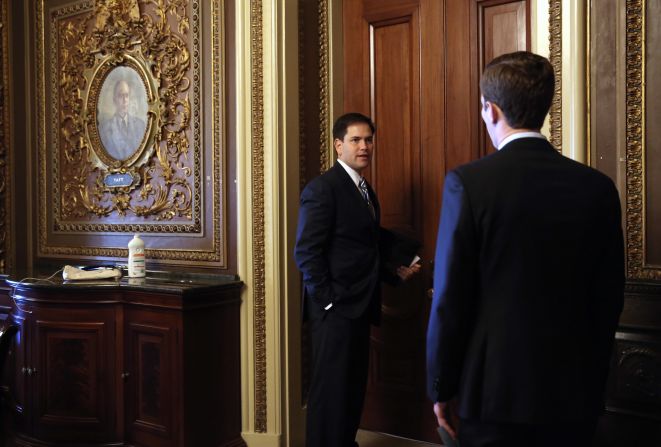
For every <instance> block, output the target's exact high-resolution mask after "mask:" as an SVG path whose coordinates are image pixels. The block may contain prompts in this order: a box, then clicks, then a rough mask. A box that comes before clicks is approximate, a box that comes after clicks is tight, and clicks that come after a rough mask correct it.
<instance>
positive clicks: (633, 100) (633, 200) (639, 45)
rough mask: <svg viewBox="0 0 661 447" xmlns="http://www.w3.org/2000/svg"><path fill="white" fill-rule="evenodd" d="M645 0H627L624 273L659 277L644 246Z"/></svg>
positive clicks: (645, 277)
mask: <svg viewBox="0 0 661 447" xmlns="http://www.w3.org/2000/svg"><path fill="white" fill-rule="evenodd" d="M645 119H646V117H645V2H644V1H643V0H627V2H626V238H627V242H626V243H627V276H628V277H629V278H631V279H661V268H659V267H651V266H649V265H646V262H645V259H646V253H645V251H646V248H645V240H646V237H645V233H646V231H645V214H646V213H645V200H646V197H645V183H646V182H645Z"/></svg>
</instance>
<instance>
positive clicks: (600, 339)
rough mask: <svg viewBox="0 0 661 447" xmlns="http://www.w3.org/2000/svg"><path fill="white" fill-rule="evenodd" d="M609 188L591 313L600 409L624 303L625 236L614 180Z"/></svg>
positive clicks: (595, 399)
mask: <svg viewBox="0 0 661 447" xmlns="http://www.w3.org/2000/svg"><path fill="white" fill-rule="evenodd" d="M609 186H610V191H608V193H604V194H603V195H602V197H604V198H605V200H606V201H607V203H606V205H605V206H604V207H603V208H604V210H605V212H604V215H602V217H601V218H600V220H599V222H597V225H599V226H600V227H601V228H602V229H603V234H602V235H601V237H600V240H601V245H600V250H599V252H598V253H597V257H596V263H595V265H594V266H593V269H594V270H593V278H592V281H591V289H592V293H591V297H590V298H591V299H590V309H589V311H588V313H589V315H591V316H592V327H591V328H590V335H591V340H592V346H591V347H590V353H591V354H592V355H593V361H592V367H593V370H592V371H591V374H590V377H592V378H593V380H591V384H592V385H593V387H594V388H593V390H592V393H593V396H591V399H590V401H591V402H594V403H595V404H596V405H598V408H595V411H601V407H602V405H603V394H604V389H605V385H606V379H607V377H608V369H609V364H610V359H611V354H612V349H613V342H614V338H615V331H616V330H617V325H618V321H619V318H620V313H621V312H622V308H623V305H624V282H625V278H624V236H623V233H622V221H621V207H620V200H619V196H618V193H617V190H616V188H615V185H613V184H612V182H609Z"/></svg>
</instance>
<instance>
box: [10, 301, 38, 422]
mask: <svg viewBox="0 0 661 447" xmlns="http://www.w3.org/2000/svg"><path fill="white" fill-rule="evenodd" d="M27 307H28V306H21V308H20V309H17V311H16V312H15V313H14V314H12V316H11V321H12V324H15V325H16V326H18V328H19V329H18V332H17V333H16V337H15V338H14V345H13V348H12V350H11V353H10V355H9V357H8V359H7V364H6V365H5V370H6V371H12V372H13V373H12V374H11V375H10V380H9V394H10V395H11V402H12V404H13V406H14V421H15V424H16V426H15V429H16V431H18V432H25V431H26V430H28V429H29V428H28V427H29V426H30V422H29V421H28V419H27V415H26V413H25V408H26V402H27V392H28V387H29V385H30V382H31V379H32V378H31V376H28V368H30V374H32V369H31V367H32V365H31V364H30V362H29V352H28V343H27V340H29V339H30V337H29V330H30V328H29V322H28V321H26V318H25V312H26V311H28V312H29V309H26V308H27Z"/></svg>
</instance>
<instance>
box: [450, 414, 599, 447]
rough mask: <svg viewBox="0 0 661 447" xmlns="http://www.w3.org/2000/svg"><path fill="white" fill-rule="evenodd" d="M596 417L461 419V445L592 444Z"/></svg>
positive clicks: (536, 446) (582, 446)
mask: <svg viewBox="0 0 661 447" xmlns="http://www.w3.org/2000/svg"><path fill="white" fill-rule="evenodd" d="M595 428H596V419H594V420H590V419H586V420H584V421H556V422H554V423H548V424H516V423H496V422H484V421H479V420H473V419H461V422H460V425H459V444H460V445H461V447H560V446H562V447H589V446H590V445H591V441H592V437H593V436H594V431H595Z"/></svg>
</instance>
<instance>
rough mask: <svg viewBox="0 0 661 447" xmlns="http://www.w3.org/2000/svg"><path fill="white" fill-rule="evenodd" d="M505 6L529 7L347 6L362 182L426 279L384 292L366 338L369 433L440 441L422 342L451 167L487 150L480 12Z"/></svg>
mask: <svg viewBox="0 0 661 447" xmlns="http://www.w3.org/2000/svg"><path fill="white" fill-rule="evenodd" d="M505 3H518V4H523V5H524V7H525V5H526V2H525V1H519V2H511V1H510V2H507V1H502V0H499V1H493V0H488V1H479V0H344V1H343V30H344V31H343V37H344V64H343V66H344V95H345V96H344V111H346V112H348V111H358V112H362V113H365V114H367V115H370V116H371V117H372V118H373V120H374V122H375V124H376V127H377V131H376V136H375V154H374V158H373V162H372V165H371V167H370V172H369V173H367V176H368V178H369V181H370V183H371V184H372V186H373V187H374V189H375V190H376V192H377V194H378V196H379V201H380V203H381V210H382V213H381V217H382V224H383V226H384V227H386V228H390V229H394V230H396V231H399V232H402V233H404V234H407V235H409V236H413V237H416V238H417V239H419V240H420V241H421V242H422V244H423V247H422V249H421V252H420V255H421V257H422V259H423V270H422V274H421V275H419V276H418V277H416V278H415V279H414V280H412V281H411V282H410V283H407V284H404V285H402V286H400V287H398V288H391V287H388V286H386V287H385V288H384V291H383V307H382V310H383V318H382V323H381V326H380V327H379V328H374V329H373V330H372V342H371V352H370V375H369V383H368V393H367V399H366V403H365V410H364V412H363V419H362V423H361V427H362V428H364V429H369V430H375V431H381V432H386V433H392V434H396V435H399V436H404V437H408V438H413V439H420V440H426V441H431V442H438V441H439V439H438V435H437V434H436V420H435V417H434V415H433V413H432V403H431V402H430V401H429V400H428V398H427V396H426V389H425V388H426V386H425V383H426V377H425V375H426V372H425V337H426V329H427V320H428V316H429V306H430V297H429V296H430V295H429V291H430V289H431V288H432V287H433V284H432V274H433V263H432V260H433V258H434V254H435V248H436V233H437V229H438V218H439V215H440V206H441V193H442V187H443V181H444V178H445V173H446V172H447V171H449V170H451V169H452V168H454V167H456V166H457V165H459V164H462V163H466V162H469V161H471V160H473V159H475V158H477V157H478V156H480V155H482V154H485V153H487V152H488V148H487V147H485V139H484V133H483V132H481V130H480V126H481V123H480V121H479V119H480V118H479V104H480V103H479V91H478V79H479V71H480V70H481V67H482V66H483V62H484V60H485V51H491V54H493V53H494V51H493V49H494V42H491V41H489V42H487V41H486V39H485V38H484V36H485V33H484V31H483V30H484V28H483V27H484V23H485V14H486V13H491V15H490V16H487V24H488V25H489V26H491V25H493V22H494V20H493V18H492V17H494V16H497V11H496V12H494V10H493V9H490V8H493V7H496V6H498V7H500V8H501V9H503V8H502V6H501V5H503V4H505ZM505 9H506V8H505ZM506 10H507V12H509V11H510V10H511V9H506ZM527 10H528V9H527V8H526V10H525V14H527ZM517 11H518V10H517ZM489 29H490V30H491V28H489ZM489 32H490V33H491V35H493V34H494V32H493V31H489ZM524 32H525V30H524ZM491 35H490V37H491ZM498 35H500V34H498ZM506 37H507V38H508V39H509V38H510V36H509V35H507V36H506ZM519 37H520V36H518V34H517V35H516V38H517V39H519ZM496 43H498V42H496ZM501 43H502V42H501ZM498 48H504V46H503V45H501V46H500V47H498ZM495 52H497V50H496V51H495Z"/></svg>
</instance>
